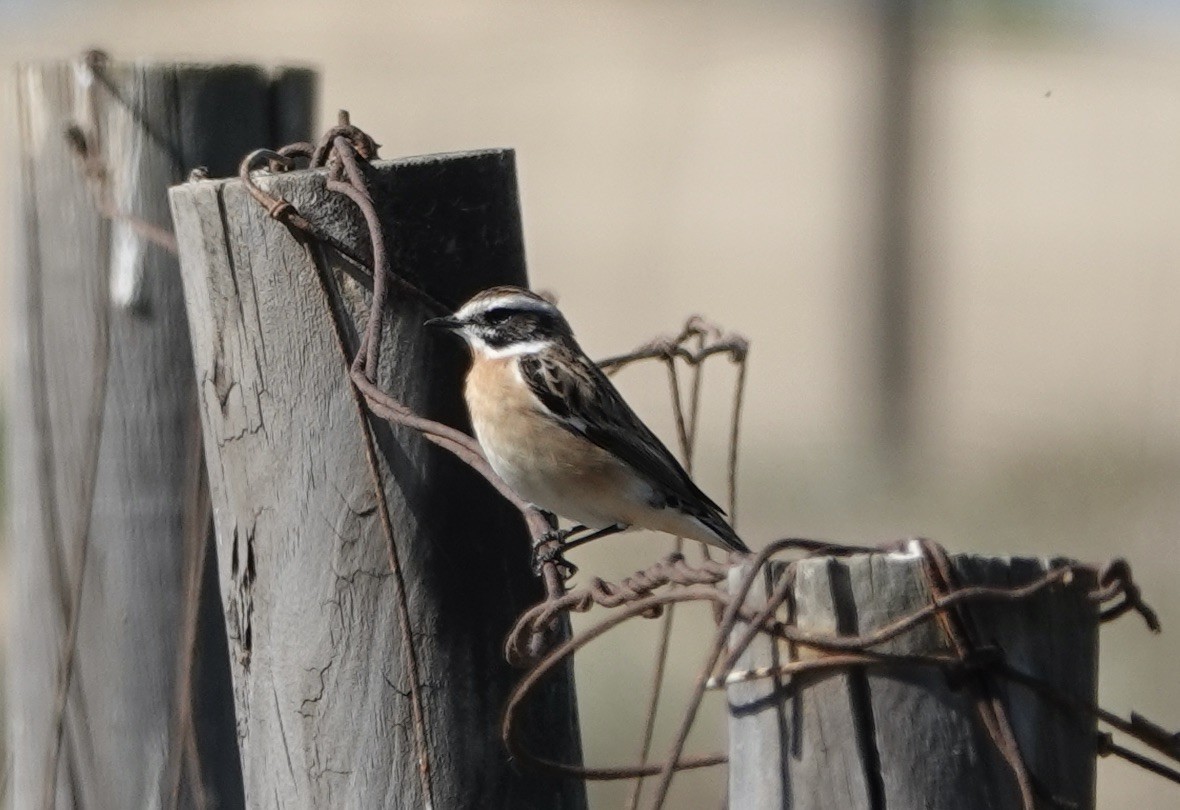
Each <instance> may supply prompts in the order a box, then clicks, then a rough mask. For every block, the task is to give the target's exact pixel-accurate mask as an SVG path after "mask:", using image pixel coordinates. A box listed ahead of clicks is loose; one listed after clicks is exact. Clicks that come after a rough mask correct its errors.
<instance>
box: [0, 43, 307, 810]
mask: <svg viewBox="0 0 1180 810" xmlns="http://www.w3.org/2000/svg"><path fill="white" fill-rule="evenodd" d="M314 86H315V79H314V76H313V75H312V74H311V73H310V72H308V71H305V70H297V71H283V72H280V73H277V74H272V73H270V72H268V71H266V70H262V69H259V68H256V67H249V66H203V65H172V64H143V63H107V62H106V60H105V59H104V58H103V57H102V56H101V55H100V54H90V55H88V56H87V57H85V58H83V59H80V60H78V61H77V62H76V63H68V62H59V63H52V64H43V65H29V66H24V67H21V68H20V69H19V70H18V73H17V98H18V107H19V109H18V116H19V123H20V132H19V134H20V143H19V149H20V159H21V167H22V180H23V184H22V193H23V199H22V204H23V211H24V217H25V219H24V222H25V233H24V245H23V251H18V253H17V255H18V257H20V258H19V259H18V264H17V272H16V273H15V276H14V279H13V286H14V295H13V298H14V301H15V314H14V318H13V323H14V326H15V332H14V334H13V336H14V338H15V339H14V347H15V350H14V367H13V376H12V380H11V385H10V386H9V390H10V396H9V402H10V410H9V422H8V425H9V427H8V431H7V435H8V442H9V445H8V446H9V448H10V463H11V466H10V478H9V480H10V484H11V493H12V494H11V503H12V510H13V518H14V524H13V544H12V565H13V575H12V578H11V582H12V587H13V594H12V621H11V628H12V629H11V633H12V635H11V646H10V648H9V652H8V662H9V666H8V679H7V680H8V688H7V693H8V694H7V713H8V716H9V718H10V733H9V746H8V750H9V752H10V756H11V757H12V762H11V768H12V770H11V779H12V782H11V791H12V796H13V800H14V803H13V806H15V807H22V808H26V807H55V806H56V807H63V808H74V807H80V808H108V807H112V808H113V807H159V806H165V807H167V806H177V804H176V803H177V802H179V806H209V805H210V803H216V805H217V806H218V807H235V806H241V804H242V788H241V773H240V769H239V765H238V758H237V752H236V748H235V735H234V717H233V705H232V693H231V685H230V677H229V675H230V673H229V664H228V655H227V651H226V643H225V630H224V623H223V622H222V621H221V618H220V605H219V599H218V596H217V580H216V577H215V576H213V575H209V574H206V575H202V564H203V560H204V557H205V556H206V552H207V550H211V549H212V533H211V520H210V514H209V509H208V496H207V489H206V486H205V483H204V477H203V469H202V467H203V465H202V461H201V444H200V441H201V439H200V433H199V423H198V417H197V388H196V386H195V385H194V381H193V378H192V359H191V354H190V349H189V335H188V328H187V326H186V324H185V313H184V307H183V295H182V290H181V283H180V276H179V270H178V267H177V260H176V257H175V256H174V255H173V253H172V252H170V251H169V250H168V242H169V240H170V234H169V227H170V226H169V217H168V207H167V194H166V192H167V188H168V186H169V185H171V184H172V183H175V182H178V181H179V179H181V178H182V177H183V176H184V174H185V173H186V172H187V171H188V170H189V169H190V168H192V167H194V166H198V165H207V166H209V167H210V168H212V169H213V170H214V171H229V170H231V168H232V166H233V165H234V164H235V163H236V161H237V159H238V157H239V156H240V155H241V153H242V152H243V151H244V150H246V149H248V148H250V147H252V146H254V145H255V144H257V143H259V142H260V141H261V142H268V143H269V142H274V141H275V140H287V139H293V138H298V137H306V135H307V133H308V131H309V129H310V126H311V109H312V105H313V96H314ZM211 567H212V566H211V565H210V566H208V568H209V569H211ZM198 599H199V602H198Z"/></svg>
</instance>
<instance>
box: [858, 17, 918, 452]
mask: <svg viewBox="0 0 1180 810" xmlns="http://www.w3.org/2000/svg"><path fill="white" fill-rule="evenodd" d="M917 5H918V4H917V0H870V10H869V16H870V17H871V19H872V21H873V25H874V27H875V31H876V33H877V40H876V43H877V58H878V64H879V66H880V67H879V70H877V71H874V72H873V74H872V75H873V77H874V81H876V82H877V98H878V107H877V109H878V117H877V119H876V120H877V124H876V126H875V127H874V128H873V133H874V138H875V141H874V143H873V154H874V168H875V176H874V178H873V181H872V182H871V183H870V187H871V188H872V189H873V199H874V203H875V204H874V206H873V207H874V211H873V212H872V214H871V216H873V217H874V219H875V239H874V242H873V244H872V246H871V249H872V251H873V257H874V259H873V260H874V262H875V268H874V270H875V273H874V278H873V279H871V280H870V283H869V285H868V289H869V290H871V291H872V295H873V298H872V301H871V303H870V306H871V307H872V311H871V314H870V319H869V323H870V324H871V325H872V331H871V332H870V333H869V337H870V347H869V352H870V355H869V362H871V363H872V364H873V369H874V371H875V373H876V375H877V386H876V387H877V397H876V402H875V409H876V419H875V421H874V429H875V434H876V436H875V438H876V440H877V441H878V442H879V444H880V446H881V450H882V453H883V461H884V462H885V464H886V468H887V469H890V470H898V469H904V462H905V461H906V460H907V458H908V456H909V451H908V448H909V447H910V443H911V440H912V438H913V428H914V419H915V416H916V414H915V396H916V394H915V390H914V352H915V349H916V346H915V341H914V333H915V325H914V315H915V312H917V311H919V307H918V302H917V301H916V296H917V295H918V294H919V290H918V288H917V283H916V279H915V272H914V250H913V236H914V196H913V172H914V104H915V102H914V77H915V39H916V35H917V31H916V25H917V17H918V14H917ZM899 462H900V463H901V464H900V465H899Z"/></svg>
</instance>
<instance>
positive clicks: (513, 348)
mask: <svg viewBox="0 0 1180 810" xmlns="http://www.w3.org/2000/svg"><path fill="white" fill-rule="evenodd" d="M470 340H471V348H472V349H473V350H474V351H476V352H477V353H478V354H479V356H480V357H483V358H486V359H488V360H499V359H501V358H504V357H519V356H521V355H522V354H537V353H538V352H543V351H545V350H546V349H548V348H549V347H550V346H552V345H553V341H551V340H523V341H521V342H519V343H509V344H508V345H507V346H494V347H493V346H489V345H488V344H486V343H484V342H483V341H482V340H480V339H479V338H478V337H475V336H472V337H471V338H470Z"/></svg>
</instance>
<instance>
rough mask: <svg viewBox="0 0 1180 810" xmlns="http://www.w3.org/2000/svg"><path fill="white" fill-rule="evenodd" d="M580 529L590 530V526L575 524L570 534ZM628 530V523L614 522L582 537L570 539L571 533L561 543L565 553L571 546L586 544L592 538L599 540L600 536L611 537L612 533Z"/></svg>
mask: <svg viewBox="0 0 1180 810" xmlns="http://www.w3.org/2000/svg"><path fill="white" fill-rule="evenodd" d="M578 529H580V530H582V531H588V530H589V527H587V526H575V527H574V528H573V529H570V534H574V533H575V530H578ZM626 530H627V524H626V523H612V524H611V525H610V526H607V527H605V528H603V529H599V530H598V531H593V532H590V533H589V534H584V535H582V536H581V537H578V538H575V539H573V540H570V539H569V535H567V536H566V538H565V539H564V540H563V541H562V543H561V551H562V553H563V554H564V553H565V552H567V551H569V550H570V549H571V548H577V547H578V546H584V545H586V544H587V543H589V542H590V541H591V540H597V539H598V538H600V537H609V536H610V535H612V534H618V533H619V532H624V531H626Z"/></svg>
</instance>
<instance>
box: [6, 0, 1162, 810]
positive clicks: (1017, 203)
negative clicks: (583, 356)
mask: <svg viewBox="0 0 1180 810" xmlns="http://www.w3.org/2000/svg"><path fill="white" fill-rule="evenodd" d="M809 8H810V7H809ZM24 14H25V15H26V18H24V19H22V20H21V21H19V24H10V25H9V26H7V27H6V28H5V29H4V30H0V44H2V45H3V53H4V55H5V56H4V62H5V63H11V62H14V61H17V60H24V59H43V58H56V57H60V56H65V55H71V54H73V53H75V52H77V51H79V50H80V49H82V48H83V47H87V46H91V45H96V44H97V45H101V46H102V47H104V48H106V49H108V50H109V51H110V52H111V53H112V54H113V55H115V56H117V57H120V58H131V57H138V56H143V57H152V58H167V59H171V58H174V57H178V56H180V57H186V58H192V59H198V60H199V59H239V60H261V61H264V62H283V61H295V62H300V63H307V64H312V65H315V66H317V67H319V68H320V69H321V70H322V71H323V95H322V108H321V109H322V119H323V121H325V122H326V121H328V120H329V119H330V118H331V117H332V115H333V114H334V110H335V109H337V108H341V107H343V108H347V109H349V110H350V111H351V113H352V116H353V121H354V122H355V123H357V124H359V125H360V126H362V127H363V128H365V129H366V130H367V131H369V132H370V133H372V134H373V135H374V136H375V137H376V138H377V139H378V140H379V141H381V142H382V143H383V144H384V154H385V155H386V156H392V155H402V154H414V153H422V152H438V151H446V150H453V149H466V148H473V147H485V146H512V147H515V148H516V149H517V157H518V164H519V170H520V182H521V188H522V195H523V206H524V217H525V227H526V238H527V244H528V251H529V260H530V267H531V274H532V278H533V281H534V284H535V285H536V286H538V287H543V288H547V289H550V290H553V291H555V292H556V293H557V294H558V295H559V297H560V300H561V303H562V306H563V308H564V309H565V310H566V312H567V314H568V315H569V317H570V319H571V321H572V322H573V324H574V326H575V328H576V329H577V330H578V332H579V335H580V337H581V339H582V342H583V345H584V346H586V348H587V349H588V350H589V351H590V352H591V353H592V354H595V355H598V356H605V355H610V354H615V353H618V352H621V351H625V350H627V349H630V348H632V347H634V346H636V345H637V344H639V343H641V342H643V341H645V340H646V339H648V338H650V337H652V336H654V335H657V334H665V333H671V332H674V331H676V330H677V329H678V327H679V325H680V323H681V322H682V321H683V319H684V318H685V317H686V316H687V315H689V314H691V313H696V312H699V313H702V314H705V315H707V316H708V317H710V318H711V319H713V320H715V321H717V322H719V323H721V324H723V325H725V326H726V327H728V328H731V329H734V330H737V331H740V332H742V333H744V334H746V335H747V336H749V338H750V339H751V340H752V343H753V352H752V355H751V363H752V366H751V376H750V380H749V386H750V387H749V392H748V397H747V409H746V419H745V423H744V429H743V437H742V443H741V453H742V464H741V475H740V488H739V493H740V501H739V504H740V510H739V511H740V524H741V528H742V531H743V534H744V536H745V537H746V538H747V540H748V541H749V542H750V544H751V545H753V546H759V545H761V544H763V543H764V542H766V541H767V540H770V539H772V538H774V537H777V536H786V535H809V536H818V537H828V538H835V539H841V540H849V541H873V540H886V539H892V538H895V537H898V536H903V535H910V534H922V535H926V536H930V537H933V538H936V539H938V540H940V541H942V542H944V543H945V544H947V545H948V546H949V547H951V548H952V549H954V550H976V551H992V552H1003V553H1008V552H1011V553H1028V554H1050V553H1053V554H1066V555H1071V556H1076V557H1080V558H1084V559H1090V560H1102V559H1106V558H1109V557H1112V556H1115V555H1120V556H1125V557H1127V558H1128V559H1129V560H1130V561H1131V563H1132V565H1133V566H1135V567H1136V570H1137V573H1138V575H1139V579H1140V580H1141V583H1142V585H1143V587H1144V590H1145V592H1146V594H1147V596H1148V598H1149V599H1151V600H1152V601H1153V602H1154V603H1155V605H1156V606H1157V607H1158V608H1159V610H1160V613H1161V617H1162V619H1163V622H1164V626H1165V634H1164V635H1163V636H1162V637H1158V638H1157V637H1151V636H1150V634H1148V633H1147V632H1146V631H1145V630H1143V629H1142V628H1141V627H1139V626H1138V625H1136V624H1135V622H1134V621H1131V620H1125V621H1124V622H1122V623H1120V624H1118V625H1117V626H1115V627H1112V628H1110V629H1108V630H1107V631H1106V636H1105V637H1104V641H1103V644H1104V646H1103V663H1102V685H1101V696H1102V699H1103V701H1104V703H1105V704H1106V705H1108V706H1109V707H1110V708H1112V709H1115V710H1117V711H1120V712H1124V713H1125V712H1127V711H1129V710H1130V709H1132V708H1134V709H1136V710H1140V711H1143V712H1145V713H1147V714H1148V715H1149V716H1152V717H1153V718H1154V719H1156V720H1158V721H1160V722H1162V723H1163V724H1164V725H1165V726H1168V727H1170V728H1176V727H1180V711H1178V709H1177V706H1178V705H1180V702H1178V701H1177V697H1180V685H1177V682H1176V679H1175V677H1174V674H1173V673H1174V672H1175V665H1176V662H1177V655H1176V651H1177V650H1178V649H1180V635H1177V633H1180V629H1178V628H1180V596H1178V594H1180V590H1177V588H1176V587H1175V585H1174V583H1175V581H1176V579H1177V577H1178V576H1180V549H1178V548H1177V540H1176V538H1177V535H1178V534H1180V318H1178V317H1177V310H1178V307H1180V219H1178V212H1180V147H1178V144H1180V79H1178V77H1180V48H1178V47H1177V45H1178V44H1180V30H1178V29H1173V30H1170V31H1169V30H1162V29H1157V30H1153V31H1150V32H1140V33H1138V34H1135V33H1132V32H1127V31H1123V32H1121V33H1114V32H1111V31H1103V30H1101V29H1083V28H1079V27H1076V26H1075V27H1066V28H1064V29H1063V30H1055V29H1054V28H1053V27H1051V26H1042V27H1038V28H1036V29H1035V30H1033V31H1024V32H1011V31H1010V32H1007V33H1004V32H1001V31H995V30H990V31H978V30H974V29H972V28H971V27H969V26H950V27H944V28H939V29H934V30H931V31H929V32H927V34H926V36H924V37H923V40H922V41H923V48H922V51H921V55H920V59H921V62H920V75H919V84H918V88H919V89H918V93H919V120H918V135H919V152H918V159H917V162H916V173H917V177H916V187H917V190H918V198H919V200H920V221H919V228H918V231H919V232H918V242H917V258H918V271H919V280H920V285H921V289H922V295H921V298H920V299H919V300H918V301H917V312H918V316H919V323H918V327H919V331H920V335H921V346H920V351H919V353H918V355H917V357H916V363H917V368H918V381H917V383H918V391H919V403H920V405H919V421H918V425H917V428H916V431H915V439H914V457H913V463H912V467H911V469H910V470H909V471H908V473H907V474H905V475H893V474H890V471H889V470H886V469H883V468H882V465H881V463H880V462H879V454H878V453H877V442H876V437H875V436H874V435H873V427H872V426H873V424H874V423H873V419H872V413H871V411H870V409H869V404H868V403H869V402H871V397H870V396H869V394H870V389H869V386H870V385H871V382H872V380H873V375H872V369H871V367H870V366H869V363H870V362H871V358H872V356H873V355H872V352H871V351H870V348H871V347H870V346H869V345H868V341H869V340H870V336H869V331H868V329H867V328H866V326H865V324H866V322H867V313H868V311H869V310H868V306H869V301H868V300H867V295H866V293H865V292H864V291H865V290H866V288H867V282H866V279H867V278H868V276H867V274H868V273H869V271H870V268H871V266H872V263H871V258H872V256H871V251H872V241H871V239H870V237H869V230H870V229H869V225H868V223H869V221H870V217H871V215H872V213H873V212H872V209H871V205H872V200H871V197H870V195H868V194H867V192H866V190H865V188H866V179H865V178H866V176H867V174H868V173H869V172H870V170H871V168H872V161H871V152H870V148H871V146H872V143H873V141H872V137H873V132H872V128H873V125H874V121H873V119H872V117H871V110H872V104H871V101H872V99H871V95H870V94H871V92H872V87H873V83H872V81H871V78H872V73H873V70H874V62H873V59H872V49H871V44H872V43H871V39H870V36H869V32H868V29H867V27H866V25H865V23H864V21H863V20H861V19H860V18H859V17H857V16H855V15H853V14H843V13H827V12H823V13H821V12H819V11H816V10H815V9H813V8H811V9H810V10H799V9H795V10H792V9H790V8H788V7H786V6H785V5H771V4H769V3H762V2H748V3H743V4H737V5H721V4H717V5H715V6H714V5H708V4H703V3H685V4H672V3H669V2H648V3H626V2H621V1H620V2H593V3H590V2H583V3H575V2H568V1H567V0H561V2H551V3H547V4H530V3H525V2H512V3H506V4H498V5H494V6H493V5H491V4H465V3H460V2H456V1H455V0H445V1H444V2H435V3H432V4H429V5H426V4H421V5H419V6H417V7H415V8H394V7H393V6H392V5H390V4H386V3H381V2H374V0H360V1H359V2H357V3H351V4H349V5H348V6H347V8H346V9H343V8H342V9H340V10H329V8H328V6H327V5H320V4H318V3H314V2H308V0H295V1H294V2H287V3H276V2H269V0H268V1H267V2H259V3H250V4H246V3H231V2H222V3H214V2H188V3H183V4H176V5H164V4H152V3H147V2H142V3H133V2H125V3H118V4H116V3H112V4H108V5H100V6H97V7H94V8H91V9H89V10H83V9H82V8H80V7H79V8H73V9H72V10H71V11H70V13H68V14H67V13H66V12H64V11H62V12H61V13H60V14H59V15H57V16H55V15H54V13H52V12H49V11H43V12H40V13H39V14H38V16H37V17H36V18H35V19H34V18H32V17H31V16H29V15H31V12H29V11H27V10H26V11H25V12H24ZM15 19H16V17H15V13H14V20H15ZM214 32H216V33H214ZM9 91H10V88H9V90H6V92H7V95H6V96H5V98H4V101H5V107H4V110H5V118H4V122H5V127H4V137H5V138H7V139H8V140H7V141H5V142H4V143H3V144H2V145H3V146H4V150H3V153H4V154H11V152H12V149H13V144H12V137H13V133H12V126H11V115H10V111H11V108H12V98H11V92H9ZM12 170H13V165H12V163H11V162H7V161H3V162H0V188H3V189H4V198H3V209H2V210H3V222H4V227H5V231H3V232H2V233H0V244H2V245H3V246H4V247H3V248H0V259H2V260H3V262H4V264H3V266H2V272H3V277H4V278H8V276H9V274H11V272H12V260H13V258H14V256H13V251H12V250H11V248H10V246H11V245H12V239H11V238H10V237H11V229H12V228H14V227H15V216H14V215H13V212H12V210H11V205H10V204H9V203H11V201H12V199H13V198H14V191H13V189H14V186H15V183H16V180H17V178H16V177H15V176H14V175H13V171H12ZM3 289H4V288H3V286H0V290H3ZM729 374H730V371H729V370H728V369H725V368H724V363H722V364H720V365H719V366H717V367H710V370H709V372H708V379H709V391H708V394H707V397H706V405H705V407H706V416H705V418H704V423H703V427H702V441H701V450H700V456H699V457H698V465H697V466H698V469H699V470H700V474H699V478H700V480H701V482H702V484H703V486H704V488H705V489H706V490H708V491H710V492H713V493H715V494H717V495H720V494H722V493H723V492H724V474H723V459H724V446H725V420H726V418H727V414H726V411H725V408H726V403H727V398H726V392H727V385H728V382H729V380H728V377H727V375H729ZM619 380H620V385H621V386H622V387H623V389H624V391H625V393H626V394H627V395H628V396H629V398H630V399H631V400H632V401H633V403H634V404H635V405H636V407H637V409H638V410H639V411H640V412H641V413H642V414H644V415H645V416H647V417H649V418H650V420H651V422H652V423H653V426H655V427H656V428H657V429H658V431H659V432H660V433H661V435H663V436H665V437H666V438H668V440H669V441H671V437H672V432H671V424H672V423H671V419H670V416H669V411H668V408H667V403H666V400H667V391H666V382H665V377H664V374H663V372H662V371H661V370H660V369H658V368H656V367H652V368H650V369H647V370H639V369H635V370H629V371H627V372H624V373H623V374H622V375H620V377H619ZM663 543H664V541H663V540H655V539H652V538H647V537H641V536H637V535H626V536H624V537H622V538H618V539H611V540H607V541H603V542H602V543H599V544H596V545H595V547H593V548H592V549H590V550H587V551H586V552H582V553H579V556H578V557H577V558H576V561H577V562H578V563H579V564H580V565H582V567H583V571H584V572H586V573H590V572H594V573H599V574H602V575H604V576H608V577H609V576H618V575H621V574H625V573H628V572H630V571H631V570H633V569H635V568H637V567H641V566H643V565H645V564H646V563H647V562H649V561H651V560H652V559H653V558H654V557H655V556H657V555H658V554H660V553H662V551H663ZM707 619H708V617H706V616H703V615H702V616H694V617H688V616H687V615H686V617H685V619H684V620H683V621H678V634H677V637H676V643H675V644H674V649H675V652H674V654H673V658H672V671H673V672H674V678H673V683H672V684H671V686H670V693H671V694H672V695H673V697H674V698H675V696H678V695H681V694H683V692H684V691H685V690H686V688H687V684H688V683H689V682H690V680H691V678H692V677H693V676H694V675H695V671H694V670H695V667H696V662H697V661H698V659H699V658H700V656H701V654H702V652H703V651H702V650H701V649H700V647H699V639H700V638H701V633H702V632H705V631H706V630H707V626H706V624H705V623H706V622H707ZM654 641H655V634H654V624H653V625H652V627H649V628H644V629H643V630H642V631H637V632H634V633H631V634H629V635H626V636H624V637H621V638H620V637H616V636H612V637H610V638H609V639H608V640H605V641H603V642H600V643H599V644H598V645H597V647H592V648H591V649H590V650H589V652H588V653H587V655H586V656H585V657H584V660H581V661H580V662H579V668H578V678H579V685H580V687H581V695H582V706H583V728H584V732H585V735H586V740H587V752H588V757H589V758H590V759H592V760H594V761H596V762H620V761H623V760H625V759H627V758H628V757H631V756H632V755H633V752H634V750H635V749H636V748H637V747H638V733H639V722H638V717H639V716H640V715H641V711H642V707H643V705H644V701H645V700H646V698H645V693H644V684H646V682H647V677H648V671H649V667H650V659H651V648H652V646H653V644H654ZM672 708H674V704H673V705H672V707H671V708H670V710H669V711H668V712H666V716H667V718H668V719H669V720H670V719H671V717H672V716H673V715H674V714H675V712H674V711H673V710H672ZM723 726H724V723H723V715H722V713H721V706H720V704H719V703H717V704H714V705H712V706H711V711H709V712H706V713H705V717H704V718H703V719H702V722H701V724H700V728H699V729H698V734H697V737H696V745H697V747H698V748H699V749H705V748H714V747H719V746H723V744H724V737H723ZM663 730H664V731H665V732H667V731H668V729H667V727H665V728H663ZM665 745H666V735H665V737H663V738H660V740H659V741H657V746H656V750H657V751H662V750H663V748H664V746H665ZM720 780H721V776H720V775H719V774H717V773H714V774H711V775H697V776H692V777H686V778H684V779H682V780H680V784H679V788H678V789H679V791H680V792H679V793H677V798H676V800H675V801H674V802H673V806H675V807H678V808H716V807H718V806H720V803H721V795H722V787H721V784H722V783H721V781H720ZM1100 794H1101V801H1100V806H1101V807H1102V808H1105V809H1106V810H1117V809H1118V808H1124V807H1134V806H1138V807H1143V808H1154V807H1167V806H1180V788H1176V787H1174V786H1169V785H1168V784H1167V783H1165V782H1163V781H1162V780H1160V779H1158V778H1156V777H1152V776H1150V775H1147V774H1143V773H1139V772H1136V771H1135V770H1133V769H1132V768H1130V767H1128V766H1125V765H1122V764H1119V763H1112V762H1105V761H1104V762H1102V763H1101V764H1100ZM594 795H595V796H596V797H597V799H598V801H597V802H596V805H595V806H597V807H616V806H620V804H621V798H620V797H621V795H623V794H622V793H621V792H620V789H618V788H615V787H595V794H594Z"/></svg>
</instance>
